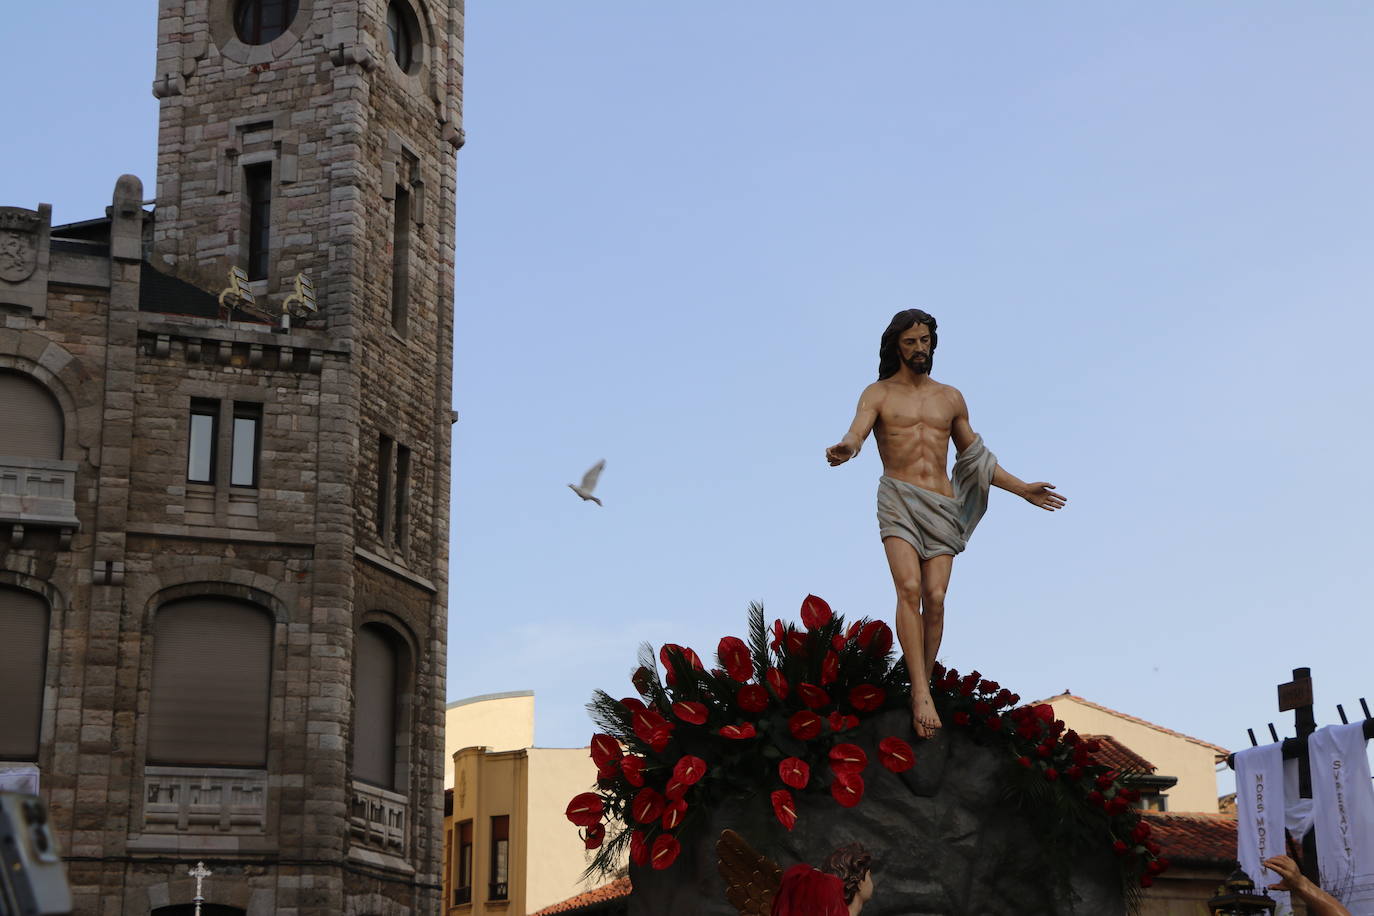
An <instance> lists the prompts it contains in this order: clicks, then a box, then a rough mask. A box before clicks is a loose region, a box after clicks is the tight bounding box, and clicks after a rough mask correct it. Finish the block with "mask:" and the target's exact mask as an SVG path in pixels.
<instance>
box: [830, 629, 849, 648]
mask: <svg viewBox="0 0 1374 916" xmlns="http://www.w3.org/2000/svg"><path fill="white" fill-rule="evenodd" d="M846 642H848V640H846V639H845V638H844V635H843V634H842V633H836V634H835V635H834V636H833V637H831V639H830V648H832V649H834V650H835V651H836V652H839V651H840V650H842V649H843V648H844V644H845V643H846Z"/></svg>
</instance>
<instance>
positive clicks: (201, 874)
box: [186, 862, 214, 916]
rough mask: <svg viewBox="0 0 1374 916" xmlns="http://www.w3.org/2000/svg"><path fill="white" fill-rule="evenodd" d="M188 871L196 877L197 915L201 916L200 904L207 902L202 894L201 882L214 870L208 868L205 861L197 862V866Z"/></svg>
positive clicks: (187, 870) (187, 871)
mask: <svg viewBox="0 0 1374 916" xmlns="http://www.w3.org/2000/svg"><path fill="white" fill-rule="evenodd" d="M186 873H187V874H188V875H190V876H191V877H192V878H195V879H196V916H200V905H201V904H202V903H204V902H205V898H204V897H203V896H201V892H200V883H201V882H202V881H204V880H205V879H206V878H208V877H210V876H211V875H213V874H214V872H212V871H210V869H208V868H206V867H205V863H204V862H197V863H196V867H195V868H188V869H186Z"/></svg>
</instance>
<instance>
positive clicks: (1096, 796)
mask: <svg viewBox="0 0 1374 916" xmlns="http://www.w3.org/2000/svg"><path fill="white" fill-rule="evenodd" d="M1026 763H1027V764H1029V763H1030V761H1029V760H1027V761H1026ZM1088 803H1089V804H1092V805H1096V806H1097V807H1099V808H1101V807H1102V806H1103V805H1105V804H1106V802H1104V801H1103V800H1102V793H1101V792H1099V791H1097V790H1096V789H1093V790H1092V791H1091V792H1089V793H1088Z"/></svg>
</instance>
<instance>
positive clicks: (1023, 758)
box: [1016, 754, 1031, 768]
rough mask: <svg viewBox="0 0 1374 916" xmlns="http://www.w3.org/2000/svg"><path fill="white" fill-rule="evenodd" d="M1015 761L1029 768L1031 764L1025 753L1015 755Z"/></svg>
mask: <svg viewBox="0 0 1374 916" xmlns="http://www.w3.org/2000/svg"><path fill="white" fill-rule="evenodd" d="M1016 762H1017V763H1019V764H1021V766H1023V767H1027V768H1029V767H1030V765H1031V759H1030V758H1029V757H1027V756H1026V755H1025V754H1022V755H1021V756H1020V757H1017V758H1016Z"/></svg>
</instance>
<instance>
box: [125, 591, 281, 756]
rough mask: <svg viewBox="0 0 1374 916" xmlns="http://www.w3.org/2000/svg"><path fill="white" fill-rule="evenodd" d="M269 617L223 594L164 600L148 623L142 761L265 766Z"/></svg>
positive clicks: (270, 662) (270, 633)
mask: <svg viewBox="0 0 1374 916" xmlns="http://www.w3.org/2000/svg"><path fill="white" fill-rule="evenodd" d="M271 677H272V618H271V617H270V616H269V615H268V614H267V612H266V611H263V610H262V609H261V608H258V607H256V606H255V605H251V604H245V603H242V602H238V601H231V600H229V599H227V598H213V597H205V598H190V599H187V600H184V601H177V602H173V603H171V604H168V605H165V606H163V607H162V608H161V609H160V610H159V611H158V614H157V618H156V620H155V622H154V637H153V701H152V709H151V720H152V724H151V727H150V729H149V734H148V762H149V763H163V764H182V765H193V766H194V765H200V766H264V765H266V763H267V720H268V700H269V698H270V692H271Z"/></svg>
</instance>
